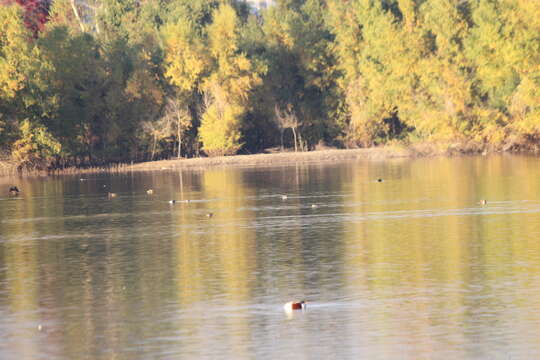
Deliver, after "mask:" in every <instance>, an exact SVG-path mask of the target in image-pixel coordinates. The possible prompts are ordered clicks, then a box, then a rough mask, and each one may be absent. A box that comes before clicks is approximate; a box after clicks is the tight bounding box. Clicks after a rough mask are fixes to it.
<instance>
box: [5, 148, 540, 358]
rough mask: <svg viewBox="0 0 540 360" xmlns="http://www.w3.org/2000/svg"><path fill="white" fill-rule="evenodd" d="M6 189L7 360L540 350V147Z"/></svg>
mask: <svg viewBox="0 0 540 360" xmlns="http://www.w3.org/2000/svg"><path fill="white" fill-rule="evenodd" d="M379 178H381V179H382V180H383V181H382V182H378V181H377V179H379ZM11 184H17V185H18V186H19V188H21V190H22V192H21V194H20V195H19V196H18V197H9V196H8V195H7V189H8V187H9V185H11ZM0 186H1V189H0V190H1V192H0V359H32V360H33V359H254V358H256V359H535V358H539V357H540V337H539V330H540V159H538V158H533V157H518V156H493V157H462V158H450V159H448V158H435V159H420V160H388V161H379V162H350V163H342V164H331V163H324V164H312V165H292V166H281V167H273V168H259V169H240V168H228V169H214V170H212V169H211V170H206V171H192V172H170V171H160V172H151V173H133V174H129V173H127V174H124V175H106V174H100V175H88V176H84V178H83V179H81V178H80V176H77V177H75V176H72V177H54V178H51V177H49V178H31V179H17V178H11V179H7V178H3V179H0ZM150 188H152V189H154V194H153V195H148V194H146V190H147V189H150ZM2 189H4V190H5V191H4V190H2ZM109 191H111V192H116V193H118V196H117V197H116V198H112V199H108V198H107V192H109ZM282 195H287V199H285V200H283V199H282ZM170 199H176V200H178V202H177V203H176V204H174V205H171V204H169V203H168V200H170ZM481 199H486V200H487V204H486V205H481V204H479V201H480V200H481ZM187 200H190V201H189V202H187ZM209 213H212V215H213V216H211V217H208V216H207V214H209ZM293 299H306V300H307V301H308V307H307V310H306V311H303V312H302V311H298V312H295V313H293V314H292V315H288V314H287V313H285V312H284V311H283V304H284V303H285V302H287V301H289V300H293Z"/></svg>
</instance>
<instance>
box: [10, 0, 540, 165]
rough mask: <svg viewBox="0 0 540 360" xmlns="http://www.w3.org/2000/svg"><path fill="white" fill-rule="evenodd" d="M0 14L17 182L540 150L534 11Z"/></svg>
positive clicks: (118, 3)
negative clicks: (286, 153)
mask: <svg viewBox="0 0 540 360" xmlns="http://www.w3.org/2000/svg"><path fill="white" fill-rule="evenodd" d="M0 4H1V5H0V152H1V153H2V154H3V156H4V157H10V158H11V159H13V160H15V161H17V162H18V163H19V164H20V165H21V166H25V167H41V168H44V167H51V166H53V167H54V166H66V165H68V166H69V165H80V164H104V163H109V162H116V161H130V160H135V161H140V160H152V159H158V158H160V159H163V158H170V157H186V156H188V157H192V156H199V155H202V154H206V155H209V156H213V155H229V154H235V153H254V152H261V151H263V150H264V149H267V148H272V147H273V148H278V147H287V148H290V149H293V148H294V149H298V150H311V149H313V148H315V147H317V146H318V145H321V144H325V145H330V146H336V147H368V146H373V145H378V144H385V143H388V142H394V141H398V142H401V143H405V144H407V143H415V142H443V143H448V144H451V143H458V144H467V146H469V147H472V148H476V149H486V148H492V149H509V148H513V147H514V148H516V147H517V148H524V147H529V148H531V147H535V146H537V145H538V144H539V140H540V35H539V34H540V15H539V14H540V1H531V0H460V1H458V0H278V1H276V4H275V5H274V6H271V7H270V8H268V9H267V10H261V11H258V12H257V11H254V10H253V9H251V8H250V7H249V5H248V4H247V3H246V2H245V1H240V0H237V1H234V0H168V1H167V0H82V1H81V0H53V1H49V0H33V1H22V0H21V1H19V0H17V1H9V0H0ZM21 4H22V5H21Z"/></svg>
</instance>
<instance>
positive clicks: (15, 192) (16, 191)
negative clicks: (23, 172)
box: [9, 186, 20, 195]
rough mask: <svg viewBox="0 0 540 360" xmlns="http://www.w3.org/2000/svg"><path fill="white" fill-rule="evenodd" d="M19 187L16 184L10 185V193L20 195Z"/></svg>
mask: <svg viewBox="0 0 540 360" xmlns="http://www.w3.org/2000/svg"><path fill="white" fill-rule="evenodd" d="M19 192H20V190H19V188H18V187H16V186H10V187H9V195H19Z"/></svg>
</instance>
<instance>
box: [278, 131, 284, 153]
mask: <svg viewBox="0 0 540 360" xmlns="http://www.w3.org/2000/svg"><path fill="white" fill-rule="evenodd" d="M284 130H285V129H279V132H280V135H281V152H283V131H284Z"/></svg>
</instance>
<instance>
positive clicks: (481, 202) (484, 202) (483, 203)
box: [478, 199, 487, 205]
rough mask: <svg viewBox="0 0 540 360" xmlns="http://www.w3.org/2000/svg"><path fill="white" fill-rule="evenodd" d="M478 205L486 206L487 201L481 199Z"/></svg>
mask: <svg viewBox="0 0 540 360" xmlns="http://www.w3.org/2000/svg"><path fill="white" fill-rule="evenodd" d="M478 203H479V204H480V205H487V200H486V199H482V200H480V201H479V202H478Z"/></svg>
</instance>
